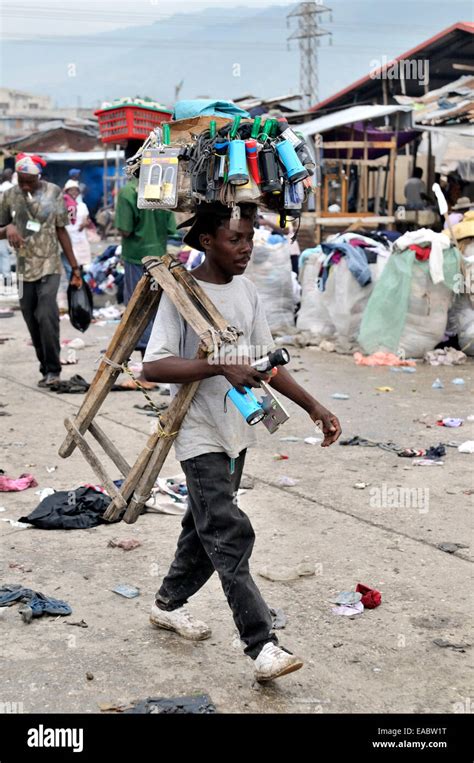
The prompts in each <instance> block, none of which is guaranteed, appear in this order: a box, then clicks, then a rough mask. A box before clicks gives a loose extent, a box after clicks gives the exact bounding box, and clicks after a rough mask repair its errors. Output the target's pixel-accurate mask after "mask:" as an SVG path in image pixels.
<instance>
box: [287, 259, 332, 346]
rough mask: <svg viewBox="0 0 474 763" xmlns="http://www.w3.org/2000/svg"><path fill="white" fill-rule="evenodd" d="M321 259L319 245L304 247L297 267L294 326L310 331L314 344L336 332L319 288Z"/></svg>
mask: <svg viewBox="0 0 474 763" xmlns="http://www.w3.org/2000/svg"><path fill="white" fill-rule="evenodd" d="M322 259H324V255H322V253H321V250H320V249H319V247H315V248H313V249H305V251H304V252H303V253H302V255H301V257H300V269H299V279H300V284H301V306H300V309H299V312H298V317H297V319H296V327H297V329H298V331H309V332H311V335H312V338H313V339H314V343H315V344H319V342H321V341H322V340H323V339H332V338H333V337H334V336H335V333H336V329H335V327H334V324H333V323H332V321H331V318H330V317H329V313H328V310H327V305H326V302H325V300H324V292H322V291H320V289H319V272H320V270H321V263H322Z"/></svg>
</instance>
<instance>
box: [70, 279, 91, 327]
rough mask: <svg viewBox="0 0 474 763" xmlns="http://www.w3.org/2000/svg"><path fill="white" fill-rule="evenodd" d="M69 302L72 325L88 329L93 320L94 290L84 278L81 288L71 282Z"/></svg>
mask: <svg viewBox="0 0 474 763" xmlns="http://www.w3.org/2000/svg"><path fill="white" fill-rule="evenodd" d="M67 302H68V306H69V320H70V321H71V326H74V328H75V329H77V330H78V331H87V329H88V328H89V326H90V322H91V320H92V292H91V290H90V288H89V286H88V284H87V283H86V282H85V281H84V280H83V281H82V286H81V288H80V289H76V288H75V287H74V286H71V285H70V284H69V286H68V290H67Z"/></svg>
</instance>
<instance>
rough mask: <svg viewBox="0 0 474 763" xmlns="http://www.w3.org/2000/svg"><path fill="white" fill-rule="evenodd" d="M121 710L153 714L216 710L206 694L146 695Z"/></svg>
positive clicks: (197, 712)
mask: <svg viewBox="0 0 474 763" xmlns="http://www.w3.org/2000/svg"><path fill="white" fill-rule="evenodd" d="M123 712H124V713H131V714H136V713H146V714H153V715H155V714H160V715H161V714H163V715H173V714H177V715H190V714H191V715H208V714H210V713H216V712H217V711H216V708H215V706H214V705H213V704H212V702H211V699H210V697H208V696H207V694H197V695H196V696H194V697H170V698H166V697H148V699H143V700H140V701H139V702H136V703H135V704H134V706H133V707H132V708H130V709H127V710H124V711H123Z"/></svg>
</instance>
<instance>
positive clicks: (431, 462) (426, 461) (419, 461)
mask: <svg viewBox="0 0 474 763" xmlns="http://www.w3.org/2000/svg"><path fill="white" fill-rule="evenodd" d="M412 464H413V466H443V464H444V461H439V460H436V459H435V458H415V460H414V461H412Z"/></svg>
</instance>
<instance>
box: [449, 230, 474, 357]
mask: <svg viewBox="0 0 474 763" xmlns="http://www.w3.org/2000/svg"><path fill="white" fill-rule="evenodd" d="M471 241H472V243H471ZM471 241H470V242H469V243H468V245H467V246H466V245H465V244H464V252H463V254H464V256H463V258H462V270H463V273H462V274H460V278H459V283H458V284H457V286H456V288H455V292H456V296H455V298H454V302H453V305H452V307H451V309H450V311H449V320H448V327H449V329H450V333H452V334H457V337H458V342H459V346H460V348H461V350H462V351H463V352H465V353H466V355H473V356H474V239H472V240H471ZM461 243H463V242H461ZM460 246H461V244H460Z"/></svg>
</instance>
